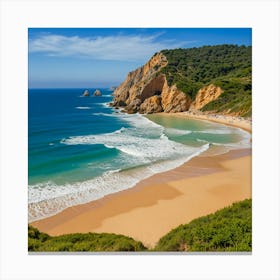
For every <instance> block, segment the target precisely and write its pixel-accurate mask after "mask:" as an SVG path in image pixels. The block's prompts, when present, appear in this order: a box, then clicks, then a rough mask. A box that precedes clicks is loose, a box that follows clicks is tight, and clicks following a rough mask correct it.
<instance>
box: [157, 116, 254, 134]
mask: <svg viewBox="0 0 280 280" xmlns="http://www.w3.org/2000/svg"><path fill="white" fill-rule="evenodd" d="M157 114H159V115H160V114H163V115H169V116H175V117H182V118H191V119H197V120H205V121H210V122H216V123H220V124H225V125H228V126H233V127H238V128H241V129H244V130H246V131H247V132H250V133H252V121H250V120H248V119H244V118H242V117H235V116H229V115H221V114H203V113H200V112H194V111H191V112H190V111H186V112H178V113H164V112H162V113H157Z"/></svg>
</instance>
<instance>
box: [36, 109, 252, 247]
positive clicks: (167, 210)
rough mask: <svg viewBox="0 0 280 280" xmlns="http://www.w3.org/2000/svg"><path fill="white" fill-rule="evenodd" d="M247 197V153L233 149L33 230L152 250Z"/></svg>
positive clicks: (63, 214)
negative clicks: (101, 236) (93, 235)
mask: <svg viewBox="0 0 280 280" xmlns="http://www.w3.org/2000/svg"><path fill="white" fill-rule="evenodd" d="M176 115H177V114H176ZM250 197H251V149H243V150H233V151H230V152H228V153H226V154H223V155H217V156H203V155H201V156H198V157H195V158H193V159H192V160H190V161H189V162H187V163H185V164H183V165H182V166H180V167H178V168H176V169H173V170H171V171H168V172H164V173H159V174H155V175H154V176H152V177H150V178H148V179H145V180H143V181H141V182H139V183H138V184H137V185H136V186H135V187H133V188H132V189H129V190H125V191H121V192H118V193H116V194H112V195H108V196H106V197H104V198H102V199H100V200H97V201H92V202H90V203H87V204H83V205H77V206H74V207H70V208H68V209H65V210H64V211H62V212H61V213H58V214H57V215H54V216H52V217H49V218H46V219H43V220H40V221H36V222H33V223H32V225H33V226H35V227H37V228H38V229H39V230H41V231H43V232H46V233H48V234H50V235H60V234H66V233H76V232H84V233H85V232H99V233H101V232H110V233H118V234H124V235H127V236H130V237H133V238H134V239H136V240H139V241H142V242H143V244H144V245H146V246H147V247H150V248H151V247H153V246H154V245H155V244H156V243H157V241H158V240H159V239H160V237H161V236H163V235H164V234H166V233H167V232H169V231H170V230H171V229H173V228H175V227H177V226H178V225H180V224H185V223H188V222H190V221H191V220H193V219H195V218H198V217H200V216H203V215H207V214H210V213H213V212H215V211H216V210H218V209H221V208H223V207H225V206H228V205H230V204H232V203H233V202H236V201H240V200H243V199H245V198H250Z"/></svg>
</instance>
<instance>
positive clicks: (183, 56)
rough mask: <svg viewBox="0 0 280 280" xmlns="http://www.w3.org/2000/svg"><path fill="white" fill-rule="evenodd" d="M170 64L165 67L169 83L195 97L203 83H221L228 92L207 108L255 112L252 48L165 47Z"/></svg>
mask: <svg viewBox="0 0 280 280" xmlns="http://www.w3.org/2000/svg"><path fill="white" fill-rule="evenodd" d="M162 53H163V54H164V55H165V56H166V58H167V60H168V64H167V66H166V67H164V68H163V69H162V70H161V73H163V74H165V75H166V78H167V82H168V84H169V86H170V85H172V84H176V86H177V87H178V88H179V89H180V90H182V91H183V92H184V93H186V94H188V95H189V96H190V97H191V98H192V99H193V100H194V99H195V96H196V94H197V91H198V90H199V89H200V88H202V87H203V86H206V85H209V84H214V85H217V86H220V87H221V88H222V89H223V90H224V93H222V94H221V96H220V97H219V98H218V99H217V100H215V101H213V102H211V103H210V104H207V105H206V107H205V108H203V110H204V111H215V112H227V113H234V112H240V115H242V116H250V115H251V106H252V105H251V103H252V101H251V93H252V92H251V83H252V82H251V80H252V47H251V46H248V47H246V46H237V45H218V46H204V47H200V48H190V49H174V50H163V51H162Z"/></svg>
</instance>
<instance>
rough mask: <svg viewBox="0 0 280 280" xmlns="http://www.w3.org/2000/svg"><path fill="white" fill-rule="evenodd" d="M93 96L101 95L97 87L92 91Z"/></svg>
mask: <svg viewBox="0 0 280 280" xmlns="http://www.w3.org/2000/svg"><path fill="white" fill-rule="evenodd" d="M93 96H102V93H101V91H100V90H99V89H97V90H95V92H94V93H93Z"/></svg>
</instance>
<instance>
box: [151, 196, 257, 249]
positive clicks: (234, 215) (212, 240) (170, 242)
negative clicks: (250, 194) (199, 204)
mask: <svg viewBox="0 0 280 280" xmlns="http://www.w3.org/2000/svg"><path fill="white" fill-rule="evenodd" d="M154 250H155V251H196V252H201V251H203V252H205V251H208V252H216V251H221V252H226V251H251V250H252V200H251V199H246V200H244V201H242V202H238V203H234V204H233V205H232V206H230V207H226V208H224V209H222V210H219V211H217V212H216V213H214V214H211V215H208V216H205V217H202V218H198V219H195V220H193V221H192V222H190V223H189V224H186V225H181V226H179V227H177V228H175V229H173V230H172V231H171V232H169V233H168V234H167V235H165V236H163V237H162V238H161V239H160V240H159V242H158V244H157V246H156V247H155V249H154Z"/></svg>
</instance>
